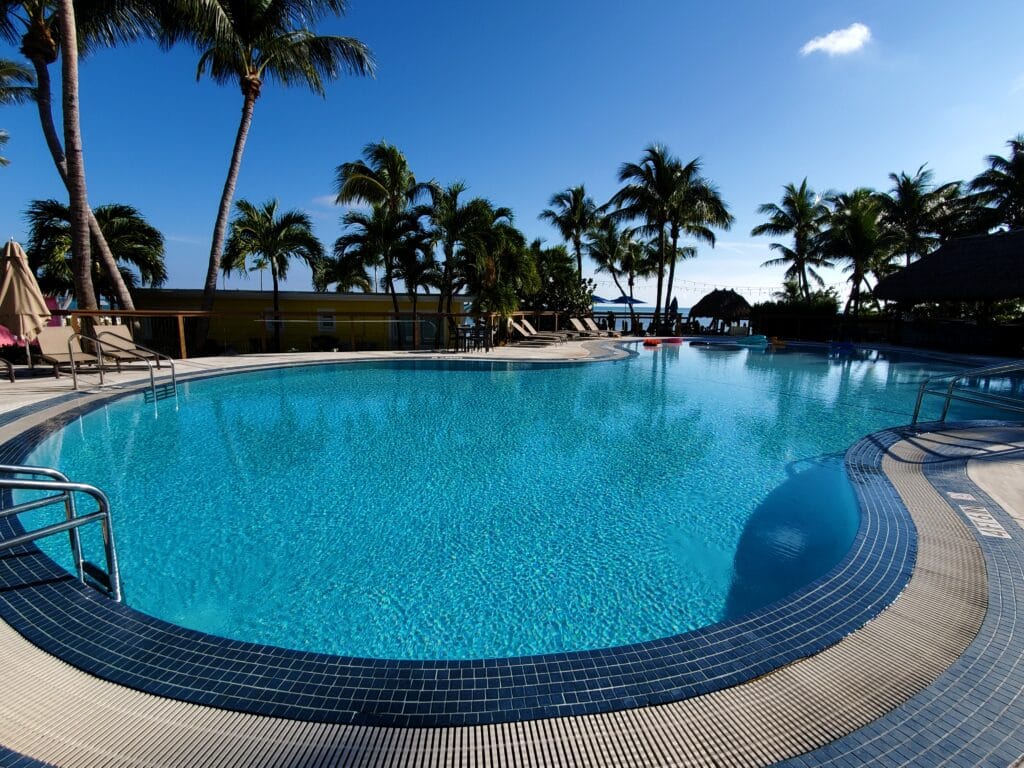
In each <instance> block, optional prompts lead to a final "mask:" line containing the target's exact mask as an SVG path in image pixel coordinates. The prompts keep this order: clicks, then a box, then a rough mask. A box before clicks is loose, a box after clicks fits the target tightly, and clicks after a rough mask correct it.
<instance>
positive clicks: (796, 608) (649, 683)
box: [0, 361, 916, 726]
mask: <svg viewBox="0 0 1024 768" xmlns="http://www.w3.org/2000/svg"><path fill="white" fill-rule="evenodd" d="M417 362H418V363H419V364H423V363H424V362H427V361H417ZM430 362H434V361H430ZM467 363H469V361H465V362H463V363H460V365H465V364H467ZM490 365H492V364H490V363H487V362H482V363H480V364H479V366H477V365H476V364H474V367H489V366H490ZM498 365H501V366H503V367H504V366H507V365H509V364H508V363H498ZM513 365H515V366H516V367H518V366H519V365H520V364H513ZM527 367H529V366H527ZM218 375H220V374H218ZM123 394H124V393H122V394H121V395H120V396H123ZM101 402H102V401H101ZM101 402H93V403H90V404H89V405H83V406H80V407H78V408H72V409H70V410H69V411H67V412H65V413H64V414H62V415H61V416H60V417H59V418H55V419H51V420H49V421H47V422H46V423H45V424H42V425H39V426H37V427H35V428H32V429H29V430H28V431H26V432H24V433H22V434H21V435H19V436H18V437H16V438H14V439H12V440H9V441H8V442H6V443H4V444H3V445H0V462H4V463H18V462H19V461H23V459H24V457H25V456H26V455H27V454H28V452H29V451H30V450H31V449H32V447H33V446H34V445H36V444H37V443H38V442H39V441H40V440H41V439H42V438H43V437H44V436H45V435H47V434H49V433H50V432H52V431H53V430H56V429H60V428H61V427H62V426H63V425H64V424H66V423H68V422H69V421H71V420H73V419H74V418H77V417H78V416H79V415H80V414H81V413H83V412H85V411H88V410H92V409H94V408H97V407H100V404H101ZM900 437H901V435H900V433H899V432H896V431H890V432H885V433H879V434H876V435H873V436H871V437H869V438H866V439H865V440H862V441H860V442H859V443H857V444H856V445H854V446H853V447H852V448H851V449H850V450H849V451H848V453H847V456H846V465H847V469H848V472H849V475H850V478H851V480H852V481H853V484H854V487H855V489H856V493H857V497H858V499H859V503H860V508H861V522H860V528H859V530H858V533H857V535H856V537H855V539H854V542H853V545H852V547H851V549H850V551H849V553H848V554H847V556H846V557H845V558H844V559H843V561H842V562H841V563H839V564H838V565H837V566H836V567H835V568H834V569H833V570H832V571H830V572H829V573H828V574H827V575H825V576H824V577H822V578H821V579H819V580H817V581H815V582H814V583H812V584H810V585H808V586H806V587H804V588H803V589H801V590H799V591H797V592H795V593H793V594H791V595H789V596H788V597H786V598H784V599H783V600H780V601H778V602H776V603H774V604H772V605H769V606H767V607H765V608H763V609H761V610H758V611H756V612H754V613H751V614H748V615H746V616H743V617H740V618H738V619H735V620H731V621H727V622H722V623H719V624H715V625H712V626H710V627H704V628H701V629H698V630H695V631H693V632H688V633H685V634H682V635H677V636H674V637H668V638H664V639H660V640H655V641H651V642H645V643H638V644H634V645H629V646H623V647H618V648H610V649H605V650H599V651H587V652H579V653H561V654H548V655H542V656H529V657H519V658H505V659H481V660H475V661H395V660H385V659H363V658H352V657H343V656H330V655H325V654H316V653H306V652H299V651H291V650H285V649H280V648H274V647H270V646H263V645H255V644H252V643H245V642H240V641H233V640H228V639H225V638H220V637H215V636H212V635H206V634H203V633H200V632H195V631H192V630H187V629H183V628H181V627H177V626H174V625H172V624H168V623H166V622H163V621H160V620H158V619H155V618H153V617H150V616H147V615H144V614H142V613H139V612H137V611H134V610H132V609H131V608H129V607H127V606H125V605H120V604H117V603H114V602H112V601H110V600H108V599H106V598H104V597H102V596H100V595H99V594H97V593H95V592H93V591H92V590H89V589H88V588H86V587H83V586H82V585H81V584H79V583H78V582H77V581H75V580H74V579H73V578H72V577H70V576H69V575H68V574H67V573H66V572H65V571H63V570H62V569H61V568H59V567H58V566H57V565H56V564H55V563H53V562H52V561H51V560H50V559H49V558H48V557H46V556H45V555H44V554H42V553H41V552H40V551H39V550H38V549H36V548H35V547H26V548H24V549H22V550H20V551H18V552H11V553H7V554H6V555H5V556H3V557H0V617H2V618H3V620H4V621H6V622H7V623H8V624H10V625H11V626H13V627H14V628H15V629H17V630H18V631H19V632H20V633H21V634H22V635H24V636H25V637H26V638H27V639H28V640H29V641H31V642H32V643H34V644H36V645H37V646H39V647H41V648H43V649H44V650H46V651H48V652H49V653H52V654H54V655H55V656H58V657H59V658H62V659H64V660H65V661H67V662H68V663H70V664H72V665H74V666H76V667H78V668H80V669H82V670H85V671H86V672H89V673H91V674H94V675H96V676H98V677H102V678H104V679H107V680H110V681H113V682H116V683H119V684H122V685H126V686H129V687H132V688H136V689H139V690H142V691H147V692H150V693H154V694H157V695H160V696H167V697H170V698H175V699H181V700H184V701H190V702H194V703H198V704H206V705H210V706H215V707H221V708H225V709H233V710H240V711H244V712H251V713H254V714H263V715H272V716H276V717H288V718H294V719H300V720H315V721H322V722H331V723H353V724H363V725H400V726H437V725H472V724H480V723H496V722H507V721H516V720H527V719H534V718H542V717H553V716H564V715H577V714H587V713H596V712H607V711H612V710H618V709H626V708H632V707H637V706H644V705H650V704H659V703H665V702H669V701H676V700H680V699H685V698H689V697H691V696H696V695H699V694H703V693H708V692H710V691H714V690H719V689H722V688H727V687H730V686H733V685H736V684H739V683H742V682H745V681H747V680H750V679H752V678H754V677H758V676H760V675H763V674H765V673H767V672H769V671H771V670H773V669H776V668H777V667H780V666H782V665H784V664H788V663H790V662H793V661H795V660H797V659H799V658H802V657H805V656H809V655H811V654H814V653H818V652H820V651H821V650H823V649H825V648H827V647H828V646H830V645H832V644H834V643H835V642H837V641H839V640H840V639H842V638H843V637H845V636H846V635H848V634H850V633H851V632H853V631H854V630H856V629H858V628H859V627H861V626H863V625H864V624H865V623H866V622H867V621H869V620H870V619H871V618H873V617H874V616H876V615H877V614H878V613H879V612H880V611H881V610H882V609H883V608H885V607H886V606H888V605H889V604H890V603H891V602H892V601H893V600H895V598H896V597H897V596H898V595H899V593H900V592H901V591H902V589H903V587H904V586H905V585H906V583H907V581H908V580H909V578H910V574H911V572H912V570H913V565H914V560H915V557H916V532H915V529H914V526H913V523H912V521H911V519H910V516H909V514H908V513H907V511H906V509H905V508H904V507H903V505H902V503H901V502H900V500H899V497H898V495H897V494H896V492H895V489H893V487H892V486H891V484H890V483H889V481H888V480H887V479H886V478H885V476H884V474H883V473H882V471H881V468H880V461H881V455H882V451H883V450H884V448H885V447H887V446H888V445H891V444H892V443H893V442H895V441H896V440H898V439H900ZM16 529H17V522H16V521H11V520H9V519H4V520H0V534H10V533H13V532H14V531H15V530H16Z"/></svg>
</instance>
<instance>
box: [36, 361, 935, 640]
mask: <svg viewBox="0 0 1024 768" xmlns="http://www.w3.org/2000/svg"><path fill="white" fill-rule="evenodd" d="M638 351H639V355H638V356H636V357H634V358H632V359H626V360H620V361H612V362H603V363H594V364H586V365H558V366H543V365H511V364H493V365H491V364H482V365H476V364H469V363H465V364H460V363H443V362H427V361H419V362H415V363H410V362H395V363H368V364H358V365H336V366H316V367H304V368H292V369H283V370H275V371H269V372H262V373H256V374H237V375H229V376H221V377H217V378H213V379H208V380H205V381H199V382H193V383H189V384H185V385H183V387H182V391H181V395H180V398H179V400H180V407H179V408H178V409H177V410H175V409H174V408H173V403H172V401H162V402H161V403H160V407H159V413H158V415H157V414H155V413H154V409H153V406H152V405H147V404H145V403H143V401H142V398H141V396H138V397H135V396H133V397H129V398H125V399H122V400H119V401H116V402H113V403H111V404H109V405H107V406H105V407H103V408H101V409H99V410H97V411H95V412H93V413H90V414H88V415H86V416H84V417H83V418H81V419H80V420H78V421H76V422H74V423H72V424H70V425H69V426H68V427H66V428H65V429H64V430H62V431H61V432H58V433H55V434H54V435H52V436H51V437H49V438H48V439H47V440H46V441H45V442H43V443H42V444H40V446H39V447H38V448H37V449H36V450H35V452H34V454H33V455H32V456H31V459H30V461H31V463H38V464H42V465H49V466H58V467H59V468H61V469H62V470H63V471H64V472H66V473H67V474H68V475H70V476H72V477H73V478H76V479H84V480H87V481H88V482H91V483H94V484H96V485H98V486H100V487H101V488H103V489H104V490H106V491H107V493H108V494H109V496H110V497H111V500H112V502H113V509H114V513H115V524H116V535H117V544H118V551H119V555H120V559H121V570H122V575H123V578H124V583H125V593H126V598H127V602H128V603H129V604H130V605H132V606H133V607H135V608H137V609H139V610H142V611H144V612H147V613H150V614H152V615H155V616H158V617H160V618H163V619H167V620H169V621H172V622H175V623H178V624H181V625H183V626H186V627H190V628H194V629H199V630H203V631H206V632H211V633H214V634H219V635H224V636H227V637H231V638H237V639H243V640H249V641H253V642H258V643H266V644H272V645H278V646H284V647H290V648H296V649H302V650H312V651H321V652H328V653H339V654H350V655H357V656H374V657H384V658H403V659H418V658H479V657H491V656H516V655H524V654H534V653H546V652H556V651H567V650H585V649H595V648H602V647H609V646H615V645H623V644H627V643H632V642H637V641H642V640H650V639H655V638H659V637H665V636H669V635H673V634H677V633H680V632H684V631H687V630H689V629H693V628H696V627H699V626H703V625H707V624H710V623H713V622H716V621H720V620H722V619H726V618H731V617H736V616H739V615H741V614H743V613H745V612H747V611H750V610H752V609H754V608H757V607H760V606H763V605H766V604H767V603H770V602H772V601H774V600H777V599H779V598H781V597H783V596H784V595H786V594H787V593H789V592H791V591H793V590H794V589H796V588H798V587H800V586H802V585H804V584H806V583H808V582H810V581H812V580H813V579H815V578H817V577H819V576H821V575H823V574H824V573H826V572H827V571H828V570H829V569H830V568H832V567H833V566H834V565H835V564H836V563H838V561H839V560H841V559H842V557H843V556H844V555H845V554H846V552H847V551H848V549H849V546H850V544H851V542H852V539H853V536H854V534H855V532H856V529H857V525H858V515H857V512H856V506H855V501H854V496H853V492H852V489H851V487H850V485H849V483H848V482H847V480H846V477H845V473H844V469H843V466H842V454H843V452H844V451H845V449H846V448H847V447H848V446H849V445H851V444H852V443H853V442H855V441H856V440H857V439H858V438H860V437H862V436H864V435H865V434H867V433H869V432H872V431H874V430H877V429H880V428H883V427H887V426H892V425H896V424H903V423H906V422H907V421H909V416H910V413H911V411H912V408H913V402H914V397H915V395H916V390H917V385H918V383H919V381H920V379H921V377H922V376H924V375H927V374H928V373H934V372H936V371H941V370H944V368H943V366H941V365H936V364H934V363H925V362H922V361H921V360H914V359H912V358H900V357H893V356H889V357H886V356H882V355H875V356H873V359H870V360H865V359H856V360H850V359H844V360H834V359H830V358H828V357H827V356H826V355H825V354H824V353H816V352H787V353H784V354H767V353H763V352H760V351H754V350H743V351H738V352H720V351H709V350H702V349H698V348H692V347H689V346H685V347H681V348H680V347H668V348H665V347H662V348H660V349H657V350H654V351H649V350H643V349H641V350H638ZM33 514H35V515H37V518H36V519H37V520H41V519H42V518H41V516H42V515H44V514H45V513H42V512H40V513H33ZM51 514H52V513H51ZM46 546H47V548H48V551H49V552H50V553H51V554H52V555H53V556H54V557H55V558H57V559H58V560H59V561H61V562H64V563H66V561H67V559H68V558H67V546H66V543H65V542H63V541H61V542H56V541H51V542H48V543H47V545H46ZM87 546H88V547H89V548H90V549H91V551H92V552H93V553H94V554H93V559H95V560H96V561H97V562H102V559H101V556H100V555H99V554H98V553H99V551H100V550H99V546H98V541H97V540H96V539H95V538H92V539H89V540H88V541H87Z"/></svg>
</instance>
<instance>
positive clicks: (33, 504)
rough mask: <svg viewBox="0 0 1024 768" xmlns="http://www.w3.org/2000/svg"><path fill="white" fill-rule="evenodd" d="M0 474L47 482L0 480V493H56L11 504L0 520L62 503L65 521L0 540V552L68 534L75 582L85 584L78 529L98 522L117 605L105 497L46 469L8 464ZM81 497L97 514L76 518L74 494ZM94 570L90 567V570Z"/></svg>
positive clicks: (118, 597) (118, 593)
mask: <svg viewBox="0 0 1024 768" xmlns="http://www.w3.org/2000/svg"><path fill="white" fill-rule="evenodd" d="M0 474H8V475H35V476H37V477H47V478H50V479H47V480H28V479H19V478H0V489H8V490H27V491H57V493H56V494H55V495H53V496H47V497H44V498H42V499H34V500H33V501H27V502H23V503H21V504H15V505H14V506H12V507H7V508H5V509H3V511H2V513H0V516H3V517H6V516H8V515H15V514H18V513H19V512H27V511H29V510H32V509H39V508H40V507H44V506H48V505H50V504H56V503H59V502H63V503H64V506H65V516H66V519H65V520H64V522H62V523H55V524H53V525H47V526H44V527H43V528H38V529H36V530H34V531H28V532H26V533H24V534H21V535H19V536H14V537H12V538H9V539H2V540H0V551H3V550H5V549H10V548H12V547H17V546H20V545H22V544H28V543H30V542H33V541H36V540H37V539H42V538H45V537H46V536H52V535H54V534H57V533H63V532H64V531H67V532H68V536H69V538H70V541H71V553H72V556H73V558H74V560H75V571H76V573H77V575H78V579H79V581H81V582H82V583H83V584H87V583H88V582H87V581H86V578H85V574H86V563H85V560H84V558H83V557H82V545H81V540H80V539H79V536H78V529H79V528H80V527H82V526H83V525H87V524H88V523H92V522H96V521H98V522H99V523H100V526H101V528H102V532H103V552H104V556H105V557H106V561H107V578H108V580H109V582H110V585H109V586H110V596H111V597H112V598H113V599H114V600H116V601H117V602H121V597H122V593H121V572H120V569H119V568H118V565H117V548H116V547H115V546H114V529H113V521H112V518H111V515H110V500H109V499H107V495H106V494H105V493H103V491H101V490H100V489H99V488H97V487H96V486H94V485H87V484H86V483H73V482H70V481H69V480H68V479H67V476H66V475H64V474H62V473H61V472H58V471H57V470H55V469H49V468H48V467H28V466H17V465H12V464H0ZM75 493H84V494H87V495H89V496H91V497H92V498H93V500H94V501H95V502H96V504H97V507H98V509H97V511H95V512H90V513H88V514H85V515H81V516H79V515H78V513H77V510H76V508H75V501H74V494H75ZM90 567H94V566H90Z"/></svg>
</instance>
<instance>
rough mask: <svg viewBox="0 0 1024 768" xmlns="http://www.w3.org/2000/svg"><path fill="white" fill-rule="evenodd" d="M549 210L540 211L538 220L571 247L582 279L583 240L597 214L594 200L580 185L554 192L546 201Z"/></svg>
mask: <svg viewBox="0 0 1024 768" xmlns="http://www.w3.org/2000/svg"><path fill="white" fill-rule="evenodd" d="M548 205H549V206H551V207H550V208H545V209H544V210H543V211H541V213H540V216H539V217H538V218H540V219H541V220H542V221H547V222H549V223H551V224H553V225H554V226H555V228H556V229H557V230H558V232H559V233H560V234H561V235H562V239H563V240H565V242H566V243H570V244H571V245H572V250H573V253H574V254H575V255H576V275H577V277H579V279H580V280H582V279H583V238H584V237H586V235H587V233H588V232H589V231H590V230H591V229H593V227H594V225H595V224H597V220H598V217H599V215H600V214H599V212H598V210H597V204H596V203H595V202H594V200H593V199H592V198H590V197H588V196H587V191H586V190H585V189H584V188H583V185H582V184H580V185H579V186H576V187H570V188H569V189H566V190H563V191H561V192H556V193H555V194H554V195H552V196H551V199H550V200H549V201H548Z"/></svg>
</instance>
